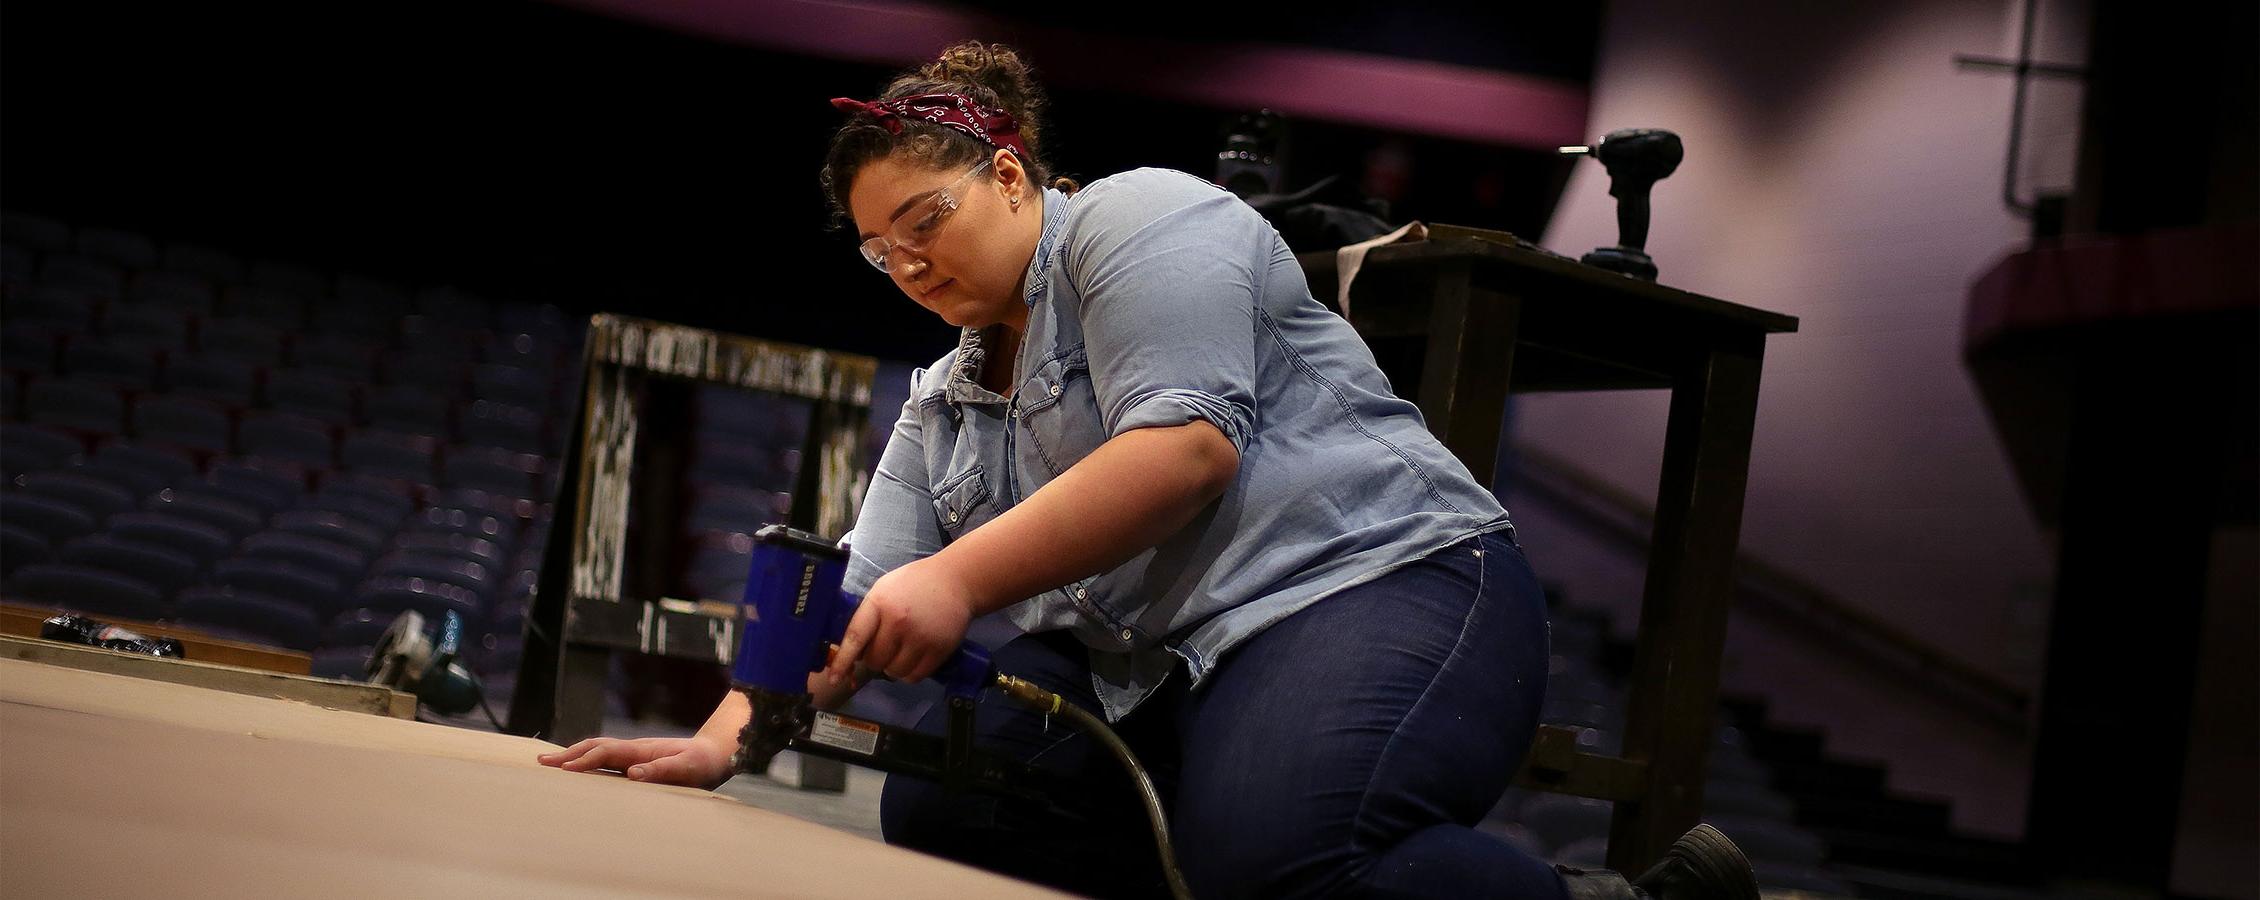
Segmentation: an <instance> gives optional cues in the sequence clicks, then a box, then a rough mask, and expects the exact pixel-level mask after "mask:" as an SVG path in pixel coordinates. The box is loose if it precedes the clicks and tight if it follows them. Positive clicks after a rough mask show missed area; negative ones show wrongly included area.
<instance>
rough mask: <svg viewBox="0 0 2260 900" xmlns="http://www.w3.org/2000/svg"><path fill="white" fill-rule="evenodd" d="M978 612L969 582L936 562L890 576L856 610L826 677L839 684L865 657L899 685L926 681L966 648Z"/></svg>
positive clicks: (914, 564)
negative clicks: (968, 631)
mask: <svg viewBox="0 0 2260 900" xmlns="http://www.w3.org/2000/svg"><path fill="white" fill-rule="evenodd" d="M973 608H974V597H973V591H972V589H971V588H970V586H969V585H967V584H966V582H965V579H964V578H962V577H960V576H959V575H958V574H957V573H956V572H955V571H954V570H952V569H951V567H950V566H949V565H948V564H947V563H946V562H944V561H941V560H939V559H938V558H936V557H931V556H929V557H926V558H925V559H921V560H917V561H915V562H912V563H909V564H907V565H904V566H902V567H901V568H898V569H896V570H894V571H892V572H888V573H887V574H885V575H882V576H880V577H879V580H878V581H877V582H876V583H874V584H872V585H871V593H869V594H866V595H864V597H863V604H862V605H861V606H858V607H856V609H855V615H854V616H853V617H852V618H850V619H849V620H848V626H847V633H846V634H845V635H844V636H843V637H841V638H840V649H839V652H838V653H835V654H833V656H832V662H831V665H829V666H826V667H825V669H824V674H825V676H826V677H828V678H830V679H832V680H833V681H834V682H835V683H839V682H840V681H842V680H844V679H846V678H847V677H848V673H849V671H850V667H851V666H853V665H854V664H855V663H856V661H857V660H858V659H859V658H860V659H861V660H862V661H863V664H864V665H866V666H869V667H871V668H873V669H877V670H879V671H881V672H885V673H887V677H889V678H893V679H894V680H896V681H901V682H906V683H907V682H913V681H917V680H919V679H922V678H925V677H926V676H928V675H931V674H933V673H934V670H935V669H938V668H941V666H942V663H943V661H945V660H947V659H949V655H950V653H951V652H952V651H954V650H956V649H957V646H958V645H959V644H961V643H964V641H965V629H966V628H967V627H968V626H970V625H971V624H972V622H973Z"/></svg>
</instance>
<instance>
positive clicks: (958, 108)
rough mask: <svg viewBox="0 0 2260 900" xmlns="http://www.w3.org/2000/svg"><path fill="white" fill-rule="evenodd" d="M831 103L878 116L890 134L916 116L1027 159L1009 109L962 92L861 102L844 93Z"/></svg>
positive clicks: (1025, 160)
mask: <svg viewBox="0 0 2260 900" xmlns="http://www.w3.org/2000/svg"><path fill="white" fill-rule="evenodd" d="M832 106H833V107H834V108H836V109H839V110H840V111H842V112H849V113H859V112H860V113H867V114H869V115H870V116H871V117H872V118H875V119H878V120H879V124H881V125H884V126H886V128H887V131H888V132H890V133H893V134H901V133H902V120H904V119H917V120H919V121H921V122H932V123H934V124H936V125H940V126H942V127H945V128H955V129H957V130H959V131H962V132H965V133H966V134H968V135H971V136H973V138H974V139H975V140H978V141H980V142H981V143H984V144H987V145H989V146H991V147H999V148H1003V149H1005V150H1010V151H1012V153H1013V155H1014V156H1018V157H1020V161H1021V162H1027V161H1028V147H1027V145H1025V144H1022V143H1021V142H1020V122H1019V120H1017V119H1014V118H1013V117H1012V114H1011V113H1008V112H1005V111H1004V110H1001V109H996V108H993V107H988V106H982V105H981V104H979V103H975V102H973V98H971V97H968V96H965V95H964V94H920V95H918V96H915V97H902V98H899V99H895V100H875V101H871V102H868V103H866V102H864V101H862V100H855V99H851V98H847V97H834V98H832Z"/></svg>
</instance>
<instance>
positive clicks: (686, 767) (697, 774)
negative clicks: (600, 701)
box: [537, 737, 737, 790]
mask: <svg viewBox="0 0 2260 900" xmlns="http://www.w3.org/2000/svg"><path fill="white" fill-rule="evenodd" d="M735 752H737V747H736V746H735V745H734V744H733V745H721V744H719V743H716V742H712V741H707V740H705V739H703V738H695V737H694V738H635V739H632V740H623V739H621V738H607V737H598V738H589V739H588V740H585V741H582V742H580V743H578V744H574V745H573V746H570V747H567V748H565V749H563V750H559V751H557V752H555V753H544V754H542V755H541V756H539V757H537V759H539V760H540V762H541V764H542V765H545V766H556V767H557V768H560V769H564V770H565V771H568V772H588V771H593V770H596V769H613V770H617V771H620V772H624V773H627V776H628V777H629V778H631V779H634V780H636V781H648V782H652V783H654V784H679V785H683V786H685V787H695V788H703V789H705V790H713V789H715V788H717V787H720V786H722V782H725V781H728V780H730V775H731V772H730V756H731V754H733V753H735Z"/></svg>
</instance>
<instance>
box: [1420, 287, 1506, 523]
mask: <svg viewBox="0 0 2260 900" xmlns="http://www.w3.org/2000/svg"><path fill="white" fill-rule="evenodd" d="M1521 317H1522V303H1521V300H1520V298H1517V297H1511V296H1507V295H1505V294H1501V293H1498V292H1496V291H1488V290H1484V289H1482V288H1479V287H1476V286H1475V285H1474V284H1473V277H1472V273H1471V272H1470V271H1469V269H1468V267H1467V266H1465V265H1457V266H1450V267H1448V268H1446V269H1445V270H1443V271H1440V272H1439V273H1438V274H1437V276H1436V293H1435V296H1434V297H1433V298H1432V302H1431V304H1430V306H1429V323H1428V350H1427V352H1426V354H1424V356H1423V358H1422V362H1421V372H1420V414H1421V418H1423V419H1426V420H1427V422H1428V430H1429V432H1431V433H1433V434H1435V435H1436V438H1437V440H1439V441H1441V442H1443V444H1444V448H1445V449H1447V450H1450V451H1452V455H1453V456H1456V457H1458V458H1459V461H1460V464H1461V465H1464V466H1466V467H1467V470H1468V473H1469V474H1470V475H1473V476H1474V477H1475V480H1476V483H1477V484H1482V485H1485V486H1488V485H1490V483H1491V475H1492V472H1493V471H1494V470H1496V469H1497V468H1498V458H1499V419H1500V417H1501V416H1503V415H1505V413H1506V408H1507V389H1508V387H1509V383H1508V382H1509V380H1510V379H1509V376H1511V375H1512V374H1513V372H1514V358H1515V345H1514V335H1515V330H1516V329H1517V328H1518V327H1519V325H1520V321H1521Z"/></svg>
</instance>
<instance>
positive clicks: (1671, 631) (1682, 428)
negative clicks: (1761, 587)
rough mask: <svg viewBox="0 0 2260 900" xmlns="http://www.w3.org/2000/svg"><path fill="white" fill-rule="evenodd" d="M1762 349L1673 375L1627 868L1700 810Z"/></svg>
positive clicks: (1623, 854)
mask: <svg viewBox="0 0 2260 900" xmlns="http://www.w3.org/2000/svg"><path fill="white" fill-rule="evenodd" d="M1762 353H1763V347H1762V345H1759V346H1748V347H1741V348H1735V349H1714V350H1711V351H1708V352H1707V353H1705V354H1704V355H1702V356H1701V357H1699V358H1697V359H1695V360H1692V361H1691V365H1690V366H1689V367H1688V368H1687V369H1686V370H1684V371H1683V372H1682V373H1681V374H1679V375H1678V376H1676V377H1675V378H1674V380H1673V387H1672V396H1671V415H1670V419H1669V421H1668V423H1667V424H1666V426H1665V436H1664V465H1663V477H1662V480H1661V483H1660V484H1659V486H1658V488H1657V491H1656V522H1655V534H1654V538H1653V541H1652V542H1651V544H1650V548H1651V549H1650V551H1649V559H1648V583H1647V588H1646V592H1645V596H1644V597H1643V599H1642V601H1641V606H1640V637H1639V644H1638V648H1637V649H1636V651H1635V652H1634V654H1633V674H1632V684H1631V692H1630V693H1631V696H1630V697H1629V703H1628V706H1627V709H1626V716H1625V719H1626V721H1625V735H1624V756H1625V757H1626V758H1629V759H1634V760H1640V761H1643V762H1646V763H1647V764H1648V767H1647V780H1648V783H1647V790H1645V791H1644V792H1642V796H1644V797H1645V798H1646V799H1645V800H1644V801H1642V802H1637V803H1620V804H1618V805H1617V810H1616V815H1615V818H1614V821H1613V822H1612V823H1611V827H1610V829H1609V854H1608V864H1609V866H1610V867H1611V868H1614V869H1617V870H1619V871H1623V872H1641V871H1644V870H1646V869H1647V867H1648V866H1649V865H1651V864H1653V863H1654V862H1655V861H1656V860H1657V859H1659V858H1661V857H1662V855H1663V852H1664V850H1665V849H1667V848H1669V847H1670V846H1671V842H1672V841H1673V840H1674V839H1676V838H1677V837H1679V835H1681V834H1683V833H1685V832H1686V831H1687V829H1689V828H1693V827H1694V826H1695V823H1696V822H1697V821H1698V819H1699V817H1700V816H1701V814H1702V806H1703V775H1704V761H1705V757H1706V755H1707V754H1708V753H1709V751H1710V745H1711V740H1712V733H1713V730H1714V727H1715V720H1716V719H1717V715H1718V687H1719V656H1720V654H1721V651H1722V649H1723V647H1724V645H1725V642H1726V617H1727V610H1728V607H1729V606H1730V605H1731V604H1732V602H1733V596H1734V561H1735V552H1736V549H1737V544H1738V541H1739V538H1740V536H1741V530H1742V494H1743V489H1744V486H1745V484H1746V482H1747V481H1748V479H1749V470H1750V440H1751V433H1752V431H1753V430H1754V429H1755V427H1756V419H1757V409H1758V369H1759V362H1760V356H1761V354H1762Z"/></svg>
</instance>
